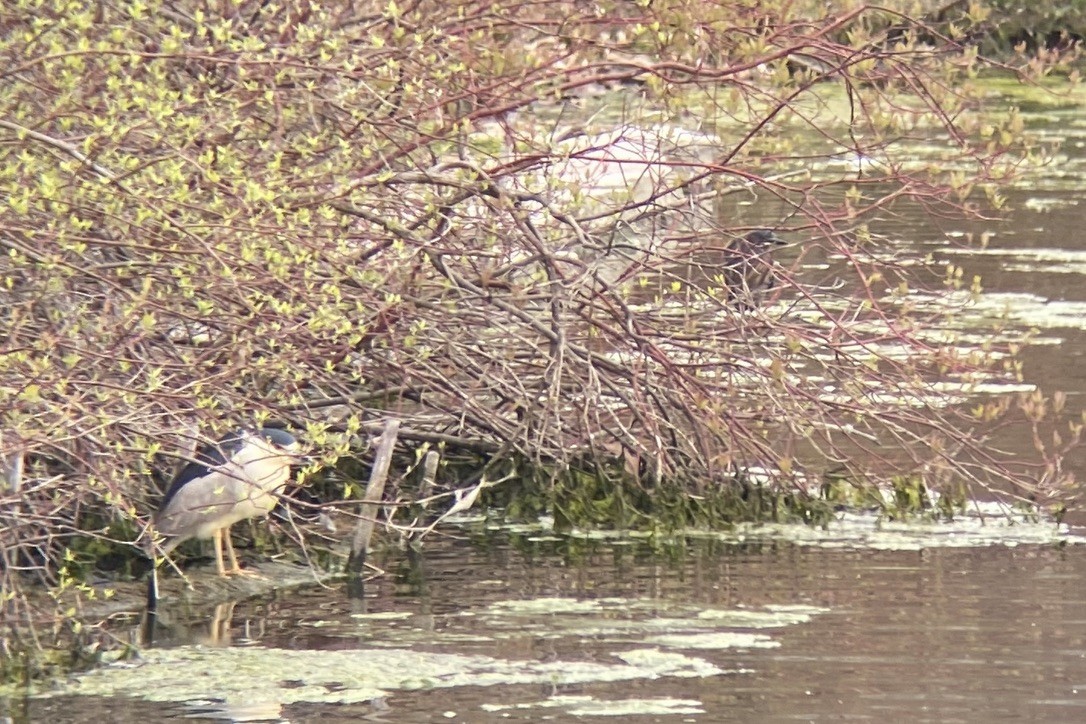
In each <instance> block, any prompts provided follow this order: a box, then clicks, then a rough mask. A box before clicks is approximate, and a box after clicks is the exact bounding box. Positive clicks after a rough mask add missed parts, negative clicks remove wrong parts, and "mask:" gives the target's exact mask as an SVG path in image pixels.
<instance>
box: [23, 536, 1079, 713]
mask: <svg viewBox="0 0 1086 724" xmlns="http://www.w3.org/2000/svg"><path fill="white" fill-rule="evenodd" d="M477 534H478V535H479V538H477V542H478V545H476V544H475V543H473V542H472V541H471V540H463V541H441V542H436V541H435V542H434V543H432V544H430V545H428V546H427V549H426V555H425V557H424V558H423V559H419V558H414V559H409V558H408V557H407V556H406V555H404V554H402V553H400V552H395V553H390V554H388V555H387V556H386V557H385V558H384V560H381V561H380V564H381V565H382V566H383V567H384V568H385V569H386V570H389V571H391V572H392V573H391V574H390V575H389V576H386V577H385V578H382V579H377V580H374V581H371V582H370V583H369V584H368V586H367V589H366V597H365V599H364V601H365V608H364V609H360V608H359V607H358V605H357V602H352V601H351V600H349V599H348V598H347V597H346V596H345V595H344V592H343V591H342V590H338V589H336V588H330V589H329V588H305V589H299V590H295V591H283V592H280V593H278V594H276V595H274V596H268V597H263V598H258V599H253V600H248V601H242V602H239V603H237V604H236V605H231V606H226V607H218V608H215V609H212V610H208V611H204V612H203V614H202V616H199V617H196V616H194V617H193V619H194V620H193V621H192V622H191V624H189V625H188V628H187V629H186V628H185V626H183V625H181V624H182V622H177V623H178V625H177V626H176V627H175V628H174V629H173V631H174V634H175V638H174V641H175V642H177V643H180V642H181V641H182V639H183V634H182V633H181V632H182V631H185V630H188V631H189V632H190V636H191V638H190V639H189V643H187V644H186V645H183V646H180V647H179V648H167V649H160V650H157V651H155V652H148V653H147V654H146V660H145V662H144V663H143V664H142V665H141V666H139V667H137V668H133V669H131V671H130V672H129V674H130V678H129V679H126V678H125V677H124V676H120V677H115V678H113V679H112V680H111V683H109V684H108V685H107V688H106V690H108V691H110V692H112V693H113V695H115V696H123V697H135V698H134V699H133V701H132V703H131V706H130V705H129V704H127V703H126V704H124V707H125V710H126V711H131V712H133V714H132V718H131V719H130V720H131V721H136V720H139V721H146V720H147V718H148V717H151V718H153V719H156V720H158V719H168V718H175V717H177V718H180V717H182V716H184V717H198V718H201V717H216V718H222V717H225V718H232V719H233V720H236V721H243V720H246V721H249V720H257V719H259V717H261V716H266V717H270V719H271V720H286V721H315V720H317V719H333V720H343V721H346V720H355V719H357V718H362V717H374V716H376V717H378V718H379V719H380V718H382V717H383V718H385V719H387V720H388V721H426V720H435V719H438V718H442V719H443V718H444V717H445V714H446V713H448V714H449V715H450V718H451V719H452V720H454V721H472V722H486V721H510V720H512V721H538V720H539V719H540V718H541V717H553V718H555V719H556V720H559V721H563V720H569V719H572V718H575V717H576V718H581V717H587V716H597V715H603V714H604V713H607V714H609V715H611V716H616V715H621V716H622V717H623V721H634V722H637V721H658V720H660V718H661V717H662V718H664V719H665V720H671V719H672V717H676V718H677V717H689V718H693V719H694V720H698V721H722V720H732V719H735V720H740V721H773V720H776V719H798V720H800V721H814V720H821V719H834V720H837V719H840V718H844V717H848V718H855V719H859V720H861V721H863V720H877V721H887V720H890V721H899V720H900V721H924V720H931V721H947V720H954V719H960V720H963V721H981V720H987V719H991V718H996V717H1001V716H1004V715H1006V716H1010V717H1012V718H1027V719H1029V720H1031V721H1046V720H1047V721H1069V720H1075V719H1078V718H1081V716H1082V715H1083V714H1086V698H1084V697H1086V695H1080V693H1079V691H1080V689H1081V688H1082V686H1083V685H1084V684H1086V616H1084V615H1083V614H1082V608H1081V591H1082V590H1083V589H1084V588H1086V557H1084V556H1083V555H1082V554H1083V551H1084V550H1086V549H1084V548H1083V547H1082V546H1079V545H1071V546H1067V547H1063V548H1060V547H1057V546H1051V545H1050V546H1036V545H1014V546H1002V545H996V546H988V547H985V548H921V549H919V550H871V549H851V548H835V549H826V548H818V547H809V546H797V545H794V544H789V543H784V542H779V541H773V540H763V541H755V542H750V543H724V542H721V541H714V540H699V541H692V542H686V543H679V542H676V543H674V544H672V545H666V546H660V545H657V546H650V545H648V544H647V543H644V542H640V543H639V542H635V541H631V540H622V541H592V540H571V539H566V540H560V541H554V540H550V541H540V540H538V539H535V540H533V539H531V538H530V537H529V536H526V535H521V536H518V535H513V536H503V535H494V534H490V533H487V534H484V533H482V532H478V533H477ZM196 618H199V619H200V620H199V621H196V620H195V619H196ZM212 633H214V636H213V637H212V636H210V634H212ZM209 643H214V644H215V645H216V646H218V645H221V644H224V643H231V644H232V646H230V647H227V648H218V647H216V648H208V647H207V644H209ZM107 673H108V672H107ZM114 673H115V672H114ZM122 673H123V672H122ZM160 675H161V676H160ZM91 676H92V677H94V676H96V675H93V674H92V675H91ZM186 678H195V679H197V680H198V681H199V682H201V683H199V684H198V687H200V689H199V690H200V692H201V693H200V694H199V695H198V696H193V695H192V694H191V693H190V694H185V693H184V692H185V691H186V689H185V688H184V687H183V686H182V684H184V683H185V681H184V680H185V679H186ZM91 680H93V678H92V679H91ZM126 681H131V682H133V683H132V684H131V685H129V684H128V683H126ZM88 691H94V689H93V688H90V689H88ZM159 694H161V695H162V697H161V698H163V699H164V700H163V701H159V702H147V701H141V699H144V698H152V699H153V698H155V697H156V696H157V695H159ZM74 701H75V702H77V703H76V704H74V705H70V706H69V707H68V709H66V710H59V711H58V710H57V709H56V702H55V701H48V700H46V701H34V702H32V704H31V712H30V714H31V720H38V718H35V717H39V718H40V717H44V716H46V715H48V718H49V720H51V721H77V720H80V719H77V718H65V715H66V712H67V714H68V716H69V717H71V716H74V715H72V714H71V712H73V711H80V712H83V713H84V714H85V713H87V712H88V711H91V710H93V709H94V707H95V705H96V703H101V704H102V705H103V706H106V705H108V706H109V707H110V708H111V709H112V710H113V711H114V712H117V711H120V710H121V709H120V707H118V706H117V704H116V702H112V701H110V700H108V699H94V698H91V697H80V698H78V699H76V700H74ZM239 707H240V708H239ZM254 707H255V708H254ZM262 707H263V708H262ZM277 707H278V708H277ZM137 712H138V714H137ZM245 717H257V719H246V718H245ZM111 720H114V721H125V719H124V718H123V716H121V717H118V716H117V715H116V714H113V715H111Z"/></svg>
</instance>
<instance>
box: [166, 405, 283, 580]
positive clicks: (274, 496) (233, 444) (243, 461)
mask: <svg viewBox="0 0 1086 724" xmlns="http://www.w3.org/2000/svg"><path fill="white" fill-rule="evenodd" d="M298 447H299V446H298V441H297V440H295V439H294V436H293V435H291V434H290V433H288V432H286V431H284V430H277V429H275V428H268V427H262V428H260V429H257V430H238V431H235V432H232V433H230V434H228V435H226V436H225V437H223V438H222V439H220V440H219V441H218V442H216V443H214V444H213V445H209V446H207V447H205V448H203V449H202V450H200V451H199V452H197V453H196V456H195V460H194V461H192V462H190V463H188V464H187V465H186V466H185V467H184V468H182V469H181V472H179V473H178V474H177V477H175V478H174V479H173V482H172V483H171V484H170V488H169V490H167V491H166V497H164V498H163V499H162V505H161V506H159V510H158V513H157V514H156V515H155V520H154V530H155V532H156V534H157V535H159V536H162V537H164V538H165V539H166V540H165V541H164V542H162V543H161V544H160V545H156V546H155V547H156V549H157V552H158V553H160V554H161V555H166V554H167V553H169V552H170V551H172V550H173V549H174V548H176V547H177V546H178V545H180V544H181V543H183V542H184V541H186V540H188V539H190V538H212V539H214V541H215V565H216V566H217V569H218V572H219V575H220V576H228V575H232V574H242V573H244V571H242V570H241V568H240V567H239V566H238V559H237V555H236V554H235V553H234V545H233V543H232V542H231V541H230V526H232V525H233V524H234V523H237V522H238V521H239V520H245V519H246V518H257V517H261V516H265V515H267V514H268V513H270V512H271V510H272V508H274V507H275V504H276V502H277V501H278V494H279V492H280V491H281V490H282V489H283V488H284V487H285V486H286V484H287V480H288V479H289V478H290V466H291V463H293V462H294V461H295V460H296V453H297V451H298ZM224 539H225V542H226V553H227V556H228V557H229V558H230V568H226V567H225V566H224V565H223V558H222V549H223V540H224ZM152 578H154V577H153V576H152ZM153 584H154V581H153V580H152V585H153Z"/></svg>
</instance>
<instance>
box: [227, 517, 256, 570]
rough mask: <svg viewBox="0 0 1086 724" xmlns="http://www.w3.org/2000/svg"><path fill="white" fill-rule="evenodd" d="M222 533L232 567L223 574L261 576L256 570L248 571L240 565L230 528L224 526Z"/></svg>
mask: <svg viewBox="0 0 1086 724" xmlns="http://www.w3.org/2000/svg"><path fill="white" fill-rule="evenodd" d="M222 534H223V537H224V538H225V539H226V555H227V556H228V557H229V558H230V568H229V569H228V570H227V571H226V573H225V574H223V575H227V576H253V577H260V574H259V573H257V572H256V571H247V570H245V569H244V568H242V567H241V566H239V565H238V557H237V555H236V554H235V553H234V542H233V541H232V540H231V539H230V529H229V528H223V530H222Z"/></svg>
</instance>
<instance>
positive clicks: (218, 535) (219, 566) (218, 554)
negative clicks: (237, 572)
mask: <svg viewBox="0 0 1086 724" xmlns="http://www.w3.org/2000/svg"><path fill="white" fill-rule="evenodd" d="M222 534H223V529H222V528H219V529H218V530H217V531H215V533H214V534H213V535H212V538H213V539H214V541H215V570H217V571H218V572H219V575H220V576H227V575H230V574H229V573H227V571H226V566H224V565H223V562H222ZM227 536H229V533H227ZM227 540H228V541H229V537H227ZM230 557H231V559H233V557H234V551H233V549H231V550H230Z"/></svg>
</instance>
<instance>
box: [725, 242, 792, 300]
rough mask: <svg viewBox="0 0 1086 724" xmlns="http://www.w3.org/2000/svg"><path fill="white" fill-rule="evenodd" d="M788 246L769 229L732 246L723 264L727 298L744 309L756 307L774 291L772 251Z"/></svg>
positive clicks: (733, 243) (729, 247)
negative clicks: (764, 293)
mask: <svg viewBox="0 0 1086 724" xmlns="http://www.w3.org/2000/svg"><path fill="white" fill-rule="evenodd" d="M787 243H788V242H786V241H785V240H784V239H782V238H781V237H779V236H777V235H776V234H774V233H773V232H772V231H770V230H769V229H757V230H755V231H752V232H750V233H749V234H747V235H746V236H744V237H743V238H742V239H737V240H736V241H734V242H732V243H731V245H729V246H728V250H727V256H726V258H725V260H724V283H725V284H726V285H727V287H728V298H729V299H732V300H736V301H738V302H739V303H740V304H742V305H752V304H756V303H757V302H758V300H759V297H760V296H761V294H762V293H763V292H765V291H766V290H767V289H771V288H772V287H773V279H772V272H773V248H774V247H776V246H781V245H783V244H787Z"/></svg>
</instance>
